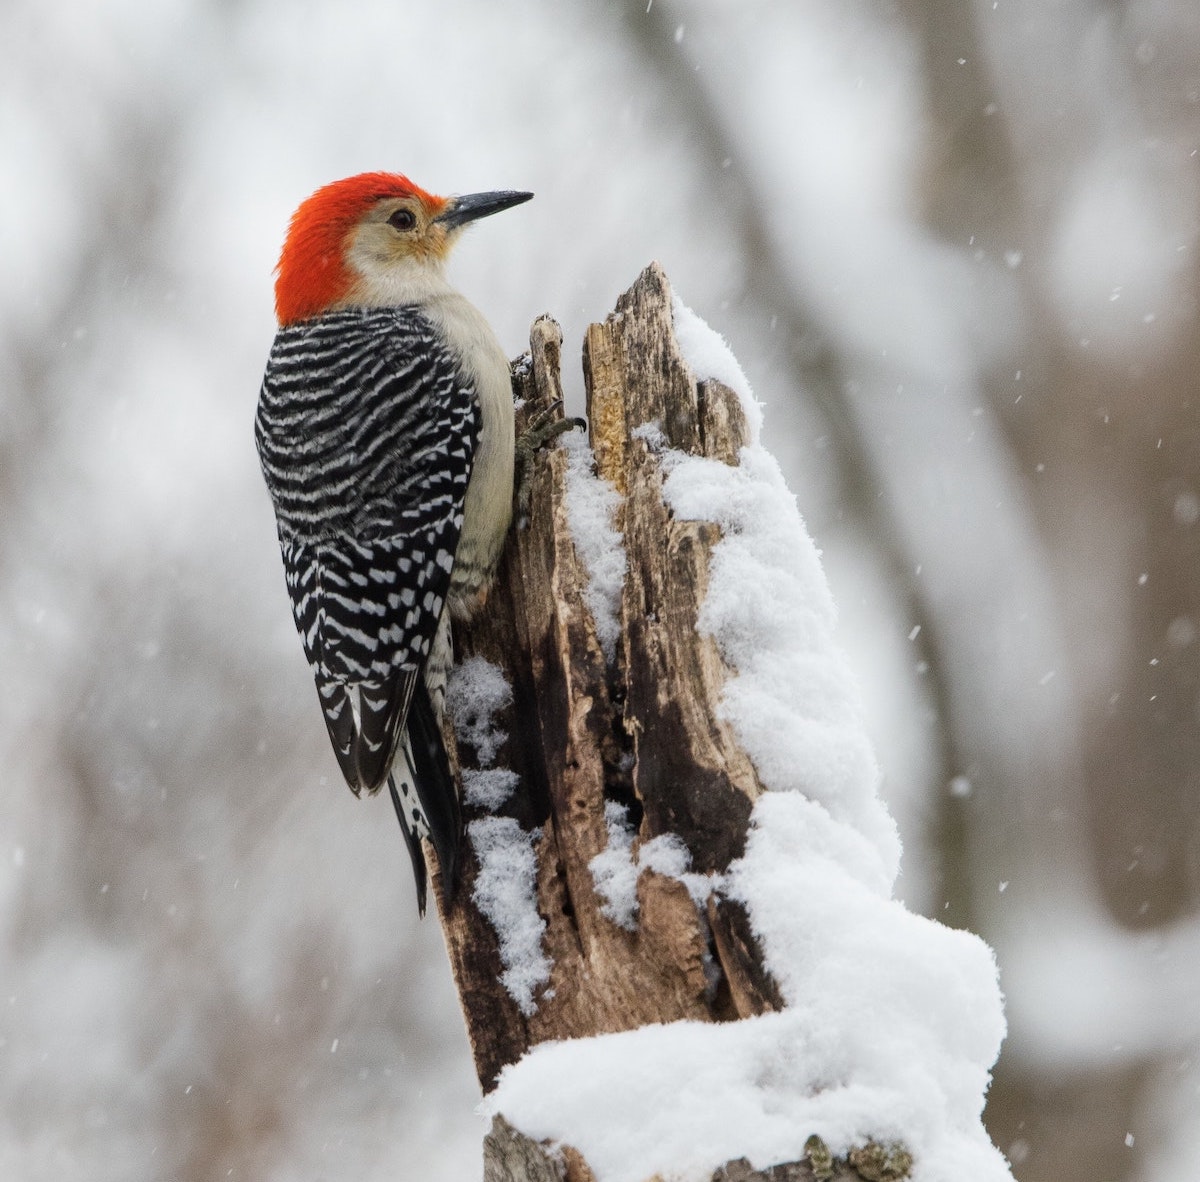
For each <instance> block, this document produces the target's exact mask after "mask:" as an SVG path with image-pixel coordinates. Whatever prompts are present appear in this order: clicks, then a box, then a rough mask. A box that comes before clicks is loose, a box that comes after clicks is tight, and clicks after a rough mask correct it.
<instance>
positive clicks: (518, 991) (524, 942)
mask: <svg viewBox="0 0 1200 1182" xmlns="http://www.w3.org/2000/svg"><path fill="white" fill-rule="evenodd" d="M467 836H468V837H469V838H470V841H471V846H472V848H473V849H474V851H475V857H476V858H477V859H478V861H479V875H478V877H477V878H476V880H475V889H474V891H473V892H472V898H473V899H474V901H475V905H476V906H477V907H478V908H479V911H480V914H482V915H483V916H484V918H485V919H487V921H488V922H489V923H490V924H491V925H492V928H493V930H494V931H495V933H496V935H497V936H498V937H499V940H500V961H501V963H502V964H503V965H504V972H503V973H502V974H501V977H500V981H501V983H502V984H503V985H504V988H505V989H507V990H508V992H509V995H510V996H511V997H512V999H513V1001H515V1002H516V1003H517V1007H518V1008H519V1009H520V1011H521V1013H523V1014H524V1015H525V1016H526V1017H529V1016H530V1015H532V1014H533V1013H535V1012H536V1010H537V1003H536V1002H535V1001H534V993H535V992H536V991H537V989H538V988H539V987H540V986H542V985H544V984H545V983H546V982H547V981H549V980H550V969H551V964H550V961H549V959H548V958H547V957H546V956H545V955H544V954H543V952H542V933H543V932H544V931H545V930H546V924H545V921H544V920H543V919H542V917H541V916H540V915H539V914H538V909H537V896H536V885H537V858H536V857H535V855H534V848H533V847H534V843H535V841H536V840H537V835H536V834H535V833H527V832H526V831H525V830H523V829H522V828H521V826H520V825H519V824H517V822H516V821H514V820H513V819H512V818H511V817H483V818H481V819H479V820H477V821H472V822H471V823H470V824H469V825H468V826H467Z"/></svg>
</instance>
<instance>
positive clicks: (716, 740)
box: [435, 265, 851, 1182]
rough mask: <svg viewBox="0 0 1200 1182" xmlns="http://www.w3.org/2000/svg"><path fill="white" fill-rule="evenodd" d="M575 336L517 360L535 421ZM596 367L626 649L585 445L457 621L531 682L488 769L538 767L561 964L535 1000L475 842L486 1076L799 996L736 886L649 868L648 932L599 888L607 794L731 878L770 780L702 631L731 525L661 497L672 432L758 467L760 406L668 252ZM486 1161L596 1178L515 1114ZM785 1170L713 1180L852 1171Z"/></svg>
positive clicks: (472, 915) (452, 947)
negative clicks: (602, 567)
mask: <svg viewBox="0 0 1200 1182" xmlns="http://www.w3.org/2000/svg"><path fill="white" fill-rule="evenodd" d="M561 345H562V335H561V332H560V330H559V328H558V325H557V324H556V323H555V322H554V321H553V320H551V319H550V318H549V317H542V318H540V319H539V320H537V321H536V322H535V323H534V325H533V328H532V332H531V338H530V352H529V354H528V355H526V356H525V357H523V358H521V359H520V360H519V361H518V362H516V363H515V365H514V388H515V392H516V394H517V397H518V399H519V400H520V401H519V411H518V430H520V429H521V428H522V427H523V426H524V425H525V424H526V423H528V421H529V420H530V419H531V418H534V417H536V416H538V415H539V414H543V413H545V412H546V411H547V410H549V409H552V408H554V407H555V406H556V405H558V404H559V403H560V401H561V398H562V386H561V377H560V365H561ZM583 364H584V380H585V384H586V390H587V412H588V420H589V424H590V444H591V448H592V451H593V453H594V461H595V469H594V470H595V472H596V474H597V475H599V476H600V477H602V478H603V479H604V480H606V481H608V482H609V483H610V484H611V485H612V486H613V487H614V488H615V489H616V490H617V491H618V492H619V493H620V494H621V503H620V508H619V510H618V512H617V520H616V522H615V526H616V529H617V530H618V531H619V533H620V535H621V537H622V540H623V545H624V550H625V555H626V561H627V568H626V574H625V579H624V585H623V589H622V592H621V596H620V603H619V608H618V621H619V631H620V634H619V638H618V639H617V641H616V643H615V646H610V654H609V658H606V655H605V652H604V649H603V647H602V645H601V641H600V639H599V637H598V634H597V624H596V620H595V619H594V618H593V615H592V613H591V612H590V611H589V609H588V606H587V603H588V599H587V590H588V587H589V574H588V571H587V569H586V567H585V565H584V562H583V560H582V559H581V556H580V554H579V552H578V551H577V548H576V539H575V537H574V536H573V534H572V525H571V520H570V517H569V514H568V488H567V468H568V452H567V450H566V449H564V448H562V447H554V446H552V447H549V448H547V449H545V450H543V451H542V452H540V453H539V454H537V455H536V456H535V457H534V459H533V461H532V463H533V470H532V474H531V475H532V486H531V501H530V505H531V510H530V513H529V519H528V522H527V524H525V525H523V526H522V527H521V528H519V529H516V530H514V533H513V535H512V536H511V537H510V539H509V544H508V547H507V549H506V553H505V558H504V560H503V563H502V565H501V568H500V571H499V575H498V578H497V581H496V585H495V587H494V589H493V591H492V593H491V598H490V600H489V603H488V610H487V611H486V612H485V613H482V614H481V616H480V617H479V618H478V620H477V621H476V622H474V623H473V624H472V625H471V626H470V627H469V628H463V629H459V630H458V631H457V632H456V636H455V643H456V647H457V658H458V660H459V661H464V660H467V659H468V658H470V657H482V658H485V659H486V660H487V661H489V662H491V663H492V664H494V665H496V666H499V667H500V669H502V670H503V672H504V674H505V677H506V678H507V680H508V682H509V684H510V685H511V686H512V690H513V694H512V701H511V703H510V704H509V705H508V706H507V707H505V708H504V709H502V710H500V711H499V712H498V713H497V714H496V715H495V716H494V724H495V726H496V728H497V729H498V730H499V731H501V732H502V733H503V734H504V735H505V736H506V739H505V740H504V743H503V745H502V746H501V747H500V748H499V749H498V750H497V751H496V752H495V753H494V757H493V758H492V760H491V761H490V763H489V766H494V767H496V768H503V769H510V770H511V771H513V772H515V773H516V775H517V777H518V778H519V786H518V788H517V790H516V791H515V792H514V794H513V795H512V797H511V798H510V800H509V801H508V802H507V803H506V804H504V805H503V806H502V807H501V808H500V809H498V810H497V811H498V812H499V813H500V814H502V815H504V816H507V817H509V818H512V819H514V820H515V821H517V822H518V823H519V824H520V826H521V828H522V830H524V831H525V832H527V833H532V834H536V843H535V847H534V848H535V850H536V858H537V873H536V895H537V909H538V912H539V914H540V916H541V918H542V920H543V921H544V922H545V925H546V926H545V932H544V935H543V938H542V949H543V952H544V954H545V956H546V957H547V958H548V959H549V961H550V963H551V965H552V968H551V970H550V976H549V980H548V981H547V982H546V983H545V984H544V985H543V986H542V987H541V988H540V989H539V990H538V991H537V993H536V994H535V996H534V999H533V1000H534V1004H533V1005H525V1006H524V1007H522V1005H520V1004H518V1001H517V1000H515V999H514V996H513V995H512V994H510V992H509V991H508V989H507V988H506V986H505V984H504V983H503V973H504V970H505V965H504V962H503V957H502V947H501V943H500V940H499V938H498V936H497V934H496V932H495V931H494V930H493V927H492V925H491V923H489V921H488V919H487V918H486V917H485V916H484V914H483V913H482V912H481V910H480V905H479V901H478V899H477V894H476V886H477V883H478V875H479V866H478V863H477V861H476V857H475V854H474V851H473V850H472V849H470V848H469V849H468V852H467V857H466V859H465V862H466V865H465V867H464V872H463V875H462V880H461V883H460V885H459V888H458V890H457V892H456V895H455V897H454V899H453V900H446V899H445V898H443V897H442V896H441V894H440V887H439V895H438V905H439V910H440V913H441V916H442V923H443V927H444V930H445V935H446V943H447V947H448V949H449V953H450V960H451V964H452V966H453V970H454V974H455V978H456V981H457V984H458V989H459V994H460V998H461V1001H462V1006H463V1011H464V1014H465V1017H466V1023H467V1029H468V1032H469V1035H470V1040H471V1046H472V1049H473V1052H474V1056H475V1065H476V1070H477V1072H478V1075H479V1080H480V1083H481V1085H482V1086H483V1088H484V1090H485V1091H488V1090H490V1089H491V1088H492V1087H493V1086H494V1085H495V1083H496V1080H497V1077H498V1075H499V1073H500V1071H501V1070H502V1069H503V1068H504V1067H505V1066H506V1065H507V1064H510V1063H514V1062H516V1060H518V1059H519V1058H520V1057H521V1056H522V1054H523V1053H524V1052H525V1051H526V1050H528V1049H529V1048H530V1047H532V1046H534V1045H536V1044H537V1043H540V1042H543V1041H546V1040H550V1039H556V1040H557V1039H570V1038H584V1037H588V1036H590V1035H595V1034H600V1033H605V1032H611V1031H618V1030H627V1029H633V1028H636V1027H639V1026H642V1025H645V1024H648V1023H655V1022H671V1021H675V1020H678V1019H692V1020H698V1021H710V1022H717V1021H729V1020H736V1019H739V1018H744V1017H747V1016H749V1015H754V1014H760V1013H763V1012H765V1011H768V1010H773V1009H778V1008H779V1007H780V1006H781V1004H782V1003H781V999H780V995H779V991H778V988H777V986H776V984H775V982H774V981H773V980H772V979H771V976H770V974H769V972H768V971H767V969H766V967H765V966H764V964H763V957H762V953H761V950H760V948H759V947H758V945H757V943H756V941H755V938H754V935H753V933H752V931H751V929H750V925H749V922H748V920H747V917H746V915H745V913H744V911H743V910H742V908H741V907H740V906H738V905H737V904H735V903H733V902H731V901H730V900H728V899H725V898H722V897H721V896H720V895H719V894H718V893H715V892H714V893H710V894H709V896H708V898H707V899H706V900H705V901H704V902H703V903H702V904H698V903H697V902H696V901H694V900H693V898H692V896H691V894H689V891H688V889H687V887H685V886H684V884H683V883H681V882H680V881H678V880H677V879H675V878H672V877H667V876H664V875H662V874H658V873H655V872H653V871H651V870H649V869H644V870H643V871H642V873H641V874H640V877H639V878H638V882H637V903H638V908H637V916H636V926H635V927H634V929H633V930H629V929H627V928H626V927H624V926H622V925H621V924H619V923H617V922H614V920H613V919H611V918H609V917H608V916H607V915H606V914H605V912H604V906H605V900H604V898H603V897H602V896H601V895H600V894H598V893H597V889H596V883H595V880H594V877H593V873H592V870H591V865H590V864H591V863H592V860H593V859H594V858H595V857H596V856H597V855H599V854H601V853H602V852H604V851H605V849H606V848H607V847H608V844H609V826H608V823H607V822H606V815H605V806H606V804H616V805H620V806H623V808H624V809H625V810H626V816H627V818H628V822H629V824H630V826H632V828H633V829H634V830H635V831H636V833H635V836H634V838H633V849H632V856H633V857H634V858H635V859H636V857H637V854H638V850H639V849H640V847H641V846H642V845H643V844H644V843H646V842H648V841H650V840H652V839H654V838H657V837H661V836H663V835H668V834H669V835H674V836H673V838H672V840H677V841H679V842H682V844H683V845H684V846H685V847H686V849H687V851H688V854H689V856H690V862H691V865H690V869H691V871H693V872H695V873H699V874H711V873H720V872H722V871H724V870H725V869H726V868H727V867H728V865H729V864H730V862H731V861H733V860H734V859H736V858H737V857H738V856H739V855H740V854H741V853H742V850H743V847H744V844H745V839H746V831H747V826H748V822H749V817H750V812H751V809H752V807H753V804H754V801H755V799H756V797H757V796H758V795H759V794H760V792H761V791H762V788H761V785H760V784H759V781H758V779H757V776H756V775H755V771H754V768H753V766H752V764H751V762H750V760H749V758H748V757H747V755H746V753H745V752H744V751H743V750H742V749H741V747H740V746H739V744H738V743H737V741H736V738H735V737H734V735H733V733H732V731H731V730H730V728H729V727H728V726H727V725H726V724H725V723H724V722H723V721H722V720H721V718H720V716H719V712H718V709H717V707H718V703H719V700H720V696H721V690H722V686H723V684H724V682H725V679H726V677H727V676H728V670H727V669H726V667H725V666H724V664H723V663H722V660H721V657H720V655H719V653H718V652H717V650H716V647H715V645H714V644H713V642H712V641H711V640H710V639H709V638H708V637H706V636H702V635H701V634H700V633H698V632H697V630H696V620H697V616H698V612H699V609H700V606H701V604H702V603H703V600H704V596H705V592H706V589H707V585H708V567H709V559H710V555H711V552H712V548H713V546H714V545H715V544H716V543H717V542H718V541H719V539H720V531H719V530H718V528H717V527H716V526H715V525H713V524H711V523H708V522H697V521H677V520H675V519H674V518H673V516H672V514H671V512H670V510H669V509H668V508H667V506H666V505H665V504H664V502H663V496H662V488H663V481H664V471H663V458H664V455H665V453H666V452H667V450H668V449H674V450H678V451H682V452H686V453H688V454H693V455H706V456H709V457H712V458H714V459H718V460H720V461H722V462H725V463H729V464H734V463H737V460H738V453H739V450H740V448H741V447H742V445H743V444H744V443H745V442H746V440H747V429H746V423H745V419H744V416H743V413H742V410H741V406H740V403H739V401H738V399H737V396H736V395H735V394H734V393H733V392H732V391H730V390H729V389H727V388H726V387H724V386H723V385H721V384H720V383H718V382H715V381H705V382H700V383H697V381H696V380H695V378H694V377H693V375H692V373H691V372H690V370H689V369H688V366H687V364H686V363H685V361H684V360H683V358H682V356H681V355H680V352H679V349H678V346H677V345H676V342H675V337H674V332H673V327H672V309H671V293H670V287H669V285H668V283H667V280H666V276H665V275H664V274H663V272H662V270H661V268H659V267H658V266H657V265H651V266H650V267H649V268H647V269H646V271H645V272H643V274H642V275H641V277H640V278H639V279H638V281H637V282H636V283H635V284H634V286H633V287H632V288H631V289H630V290H629V291H628V292H626V293H625V294H624V295H623V296H622V297H621V298H620V299H619V300H618V302H617V306H616V309H615V311H614V312H613V313H612V314H611V315H610V316H609V317H608V318H607V319H606V320H605V321H604V323H602V324H593V325H592V326H591V327H590V328H589V329H588V332H587V334H586V339H585V342H584V353H583ZM453 738H454V736H453V735H448V746H449V747H450V749H451V758H452V761H453V762H454V763H455V765H456V772H458V773H459V774H461V773H462V772H463V771H466V773H467V775H468V776H469V775H470V772H471V769H474V768H478V767H479V766H481V764H480V762H479V761H480V757H481V755H484V754H486V753H482V752H480V751H477V750H473V749H472V746H471V745H470V744H469V743H466V742H462V743H461V745H460V746H459V747H458V748H457V750H456V748H455V746H454V743H453ZM485 815H494V814H484V813H482V812H481V811H480V810H478V809H471V808H470V807H468V809H467V820H468V832H469V833H470V823H471V822H472V821H473V820H478V819H479V818H481V817H482V816H485ZM468 846H470V842H468ZM438 881H439V880H438V879H437V878H436V876H435V883H436V882H438ZM531 1147H532V1148H531ZM539 1154H540V1156H539ZM485 1158H486V1164H485V1178H486V1179H487V1180H488V1182H492V1180H496V1182H502V1180H503V1182H507V1180H509V1179H512V1180H514V1182H516V1180H518V1179H520V1180H522V1182H523V1180H525V1179H530V1180H533V1179H536V1180H538V1182H541V1180H542V1179H559V1180H562V1182H589V1180H591V1179H592V1174H591V1171H590V1170H589V1169H588V1168H587V1165H586V1163H585V1162H584V1161H583V1159H582V1158H581V1157H580V1155H579V1154H578V1153H576V1152H574V1151H573V1150H571V1149H570V1148H569V1147H568V1148H566V1149H564V1150H562V1151H561V1152H559V1153H556V1154H552V1153H550V1152H549V1151H548V1150H539V1149H538V1148H537V1147H536V1146H535V1143H533V1142H530V1141H529V1139H528V1138H525V1137H523V1136H522V1135H521V1134H520V1133H518V1132H516V1131H515V1130H513V1129H512V1128H511V1127H510V1126H508V1125H507V1124H505V1123H504V1122H503V1121H502V1120H499V1119H498V1120H497V1122H496V1125H495V1127H494V1128H493V1131H492V1133H491V1134H490V1135H489V1137H488V1139H487V1143H486V1145H485ZM842 1165H844V1163H842ZM842 1165H839V1166H838V1168H839V1169H840V1168H842ZM845 1168H847V1169H848V1168H850V1167H848V1166H846V1167H845ZM777 1169H782V1170H785V1171H786V1170H792V1171H793V1173H778V1172H769V1173H767V1174H761V1173H754V1172H752V1171H749V1167H748V1166H747V1165H746V1164H745V1163H738V1162H733V1163H729V1164H728V1165H727V1166H725V1167H723V1169H722V1170H721V1171H719V1172H718V1173H717V1174H716V1175H715V1176H714V1182H735V1180H736V1182H743V1180H745V1182H750V1180H752V1179H753V1180H758V1179H763V1180H764V1182H784V1180H785V1179H787V1180H790V1179H796V1180H801V1179H803V1180H805V1182H807V1180H808V1179H810V1178H816V1177H818V1176H825V1177H830V1178H833V1177H838V1178H840V1177H843V1176H846V1177H849V1176H851V1175H847V1174H841V1173H829V1174H827V1175H818V1174H814V1173H813V1172H812V1170H811V1169H810V1167H809V1165H807V1164H796V1165H791V1166H781V1167H778V1168H777ZM522 1171H524V1172H522ZM539 1171H541V1172H539ZM748 1171H749V1172H748ZM796 1171H798V1172H796Z"/></svg>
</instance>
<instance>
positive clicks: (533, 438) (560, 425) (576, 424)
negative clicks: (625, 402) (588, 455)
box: [516, 398, 587, 529]
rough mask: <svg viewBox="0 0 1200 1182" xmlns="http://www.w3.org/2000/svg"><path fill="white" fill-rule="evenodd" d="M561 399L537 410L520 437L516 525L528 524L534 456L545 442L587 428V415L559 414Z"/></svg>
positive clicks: (520, 527)
mask: <svg viewBox="0 0 1200 1182" xmlns="http://www.w3.org/2000/svg"><path fill="white" fill-rule="evenodd" d="M562 405H563V403H562V399H561V398H556V399H555V400H554V401H553V402H552V403H550V405H549V406H548V407H546V409H545V410H541V411H538V413H537V414H535V415H533V416H532V417H531V418H530V420H529V425H528V426H527V427H526V428H525V430H524V431H522V432H521V434H520V435H519V436H518V437H517V448H516V459H517V528H518V529H525V528H526V527H527V526H528V525H529V502H530V499H531V497H532V495H533V457H534V455H535V454H536V453H537V452H538V451H540V450H541V449H542V448H543V447H545V446H546V444H548V443H550V442H552V441H553V440H555V439H557V438H558V437H559V436H560V435H565V434H566V433H567V432H568V431H573V430H575V429H576V428H578V429H579V430H581V431H586V430H587V419H581V418H578V417H568V418H562V417H560V412H561V411H562Z"/></svg>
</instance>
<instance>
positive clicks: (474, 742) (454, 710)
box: [446, 657, 512, 768]
mask: <svg viewBox="0 0 1200 1182" xmlns="http://www.w3.org/2000/svg"><path fill="white" fill-rule="evenodd" d="M511 701H512V686H511V685H509V684H508V679H507V678H506V677H505V676H504V673H503V671H502V670H501V669H500V667H499V666H498V665H493V664H492V663H491V662H490V661H487V660H485V659H484V658H483V657H468V658H467V659H466V660H465V661H463V662H462V664H460V665H456V666H455V667H454V668H453V669H451V670H450V676H449V678H448V679H447V682H446V709H447V711H448V712H449V714H450V717H451V719H452V720H453V722H454V734H455V737H456V738H457V739H458V741H459V742H460V743H469V744H470V745H471V746H472V747H474V748H475V758H476V760H477V761H478V762H479V765H480V766H481V767H485V768H486V767H489V766H490V765H491V763H492V761H493V760H494V759H495V758H496V752H497V751H499V749H500V747H501V746H502V745H503V743H504V740H505V739H506V738H507V737H508V736H507V735H505V733H504V732H503V731H502V730H500V729H499V728H498V727H497V726H496V724H495V722H494V721H493V720H494V718H495V715H496V712H497V711H498V710H503V709H504V707H505V706H507V705H508V704H509V703H510V702H511Z"/></svg>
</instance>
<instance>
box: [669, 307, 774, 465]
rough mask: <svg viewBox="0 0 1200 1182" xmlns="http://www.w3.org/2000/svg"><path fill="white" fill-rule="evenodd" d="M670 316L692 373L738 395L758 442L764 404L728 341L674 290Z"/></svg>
mask: <svg viewBox="0 0 1200 1182" xmlns="http://www.w3.org/2000/svg"><path fill="white" fill-rule="evenodd" d="M671 318H672V321H673V322H674V327H675V343H676V344H677V345H678V346H679V352H680V353H681V354H682V355H683V359H684V361H686V362H687V366H688V369H690V370H691V371H692V376H693V377H694V378H695V379H696V381H698V382H703V381H707V380H708V379H710V378H715V379H716V380H717V381H718V382H720V383H721V384H722V385H724V386H728V387H729V388H730V389H731V390H732V391H733V392H734V393H735V394H736V395H737V396H738V401H739V402H741V404H742V412H743V413H744V414H745V416H746V424H747V426H748V427H749V428H750V440H751V442H753V443H757V442H758V436H759V432H760V431H761V430H762V403H760V402H759V401H758V399H757V398H755V397H754V392H753V391H752V390H751V389H750V383H749V382H748V381H747V380H746V375H745V374H744V373H743V372H742V367H741V366H740V365H739V364H738V359H737V358H736V357H735V356H734V355H733V350H732V349H730V347H729V343H728V342H727V341H726V340H725V338H724V337H723V336H721V334H720V333H719V332H717V330H716V329H714V328H711V327H710V326H709V325H708V324H706V323H705V322H704V321H703V320H702V319H701V318H700V317H699V316H697V315H696V313H695V312H693V311H692V310H691V308H689V307H688V306H687V304H685V303H684V302H683V301H682V300H681V299H680V298H679V296H677V295H675V294H674V293H672V295H671Z"/></svg>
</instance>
